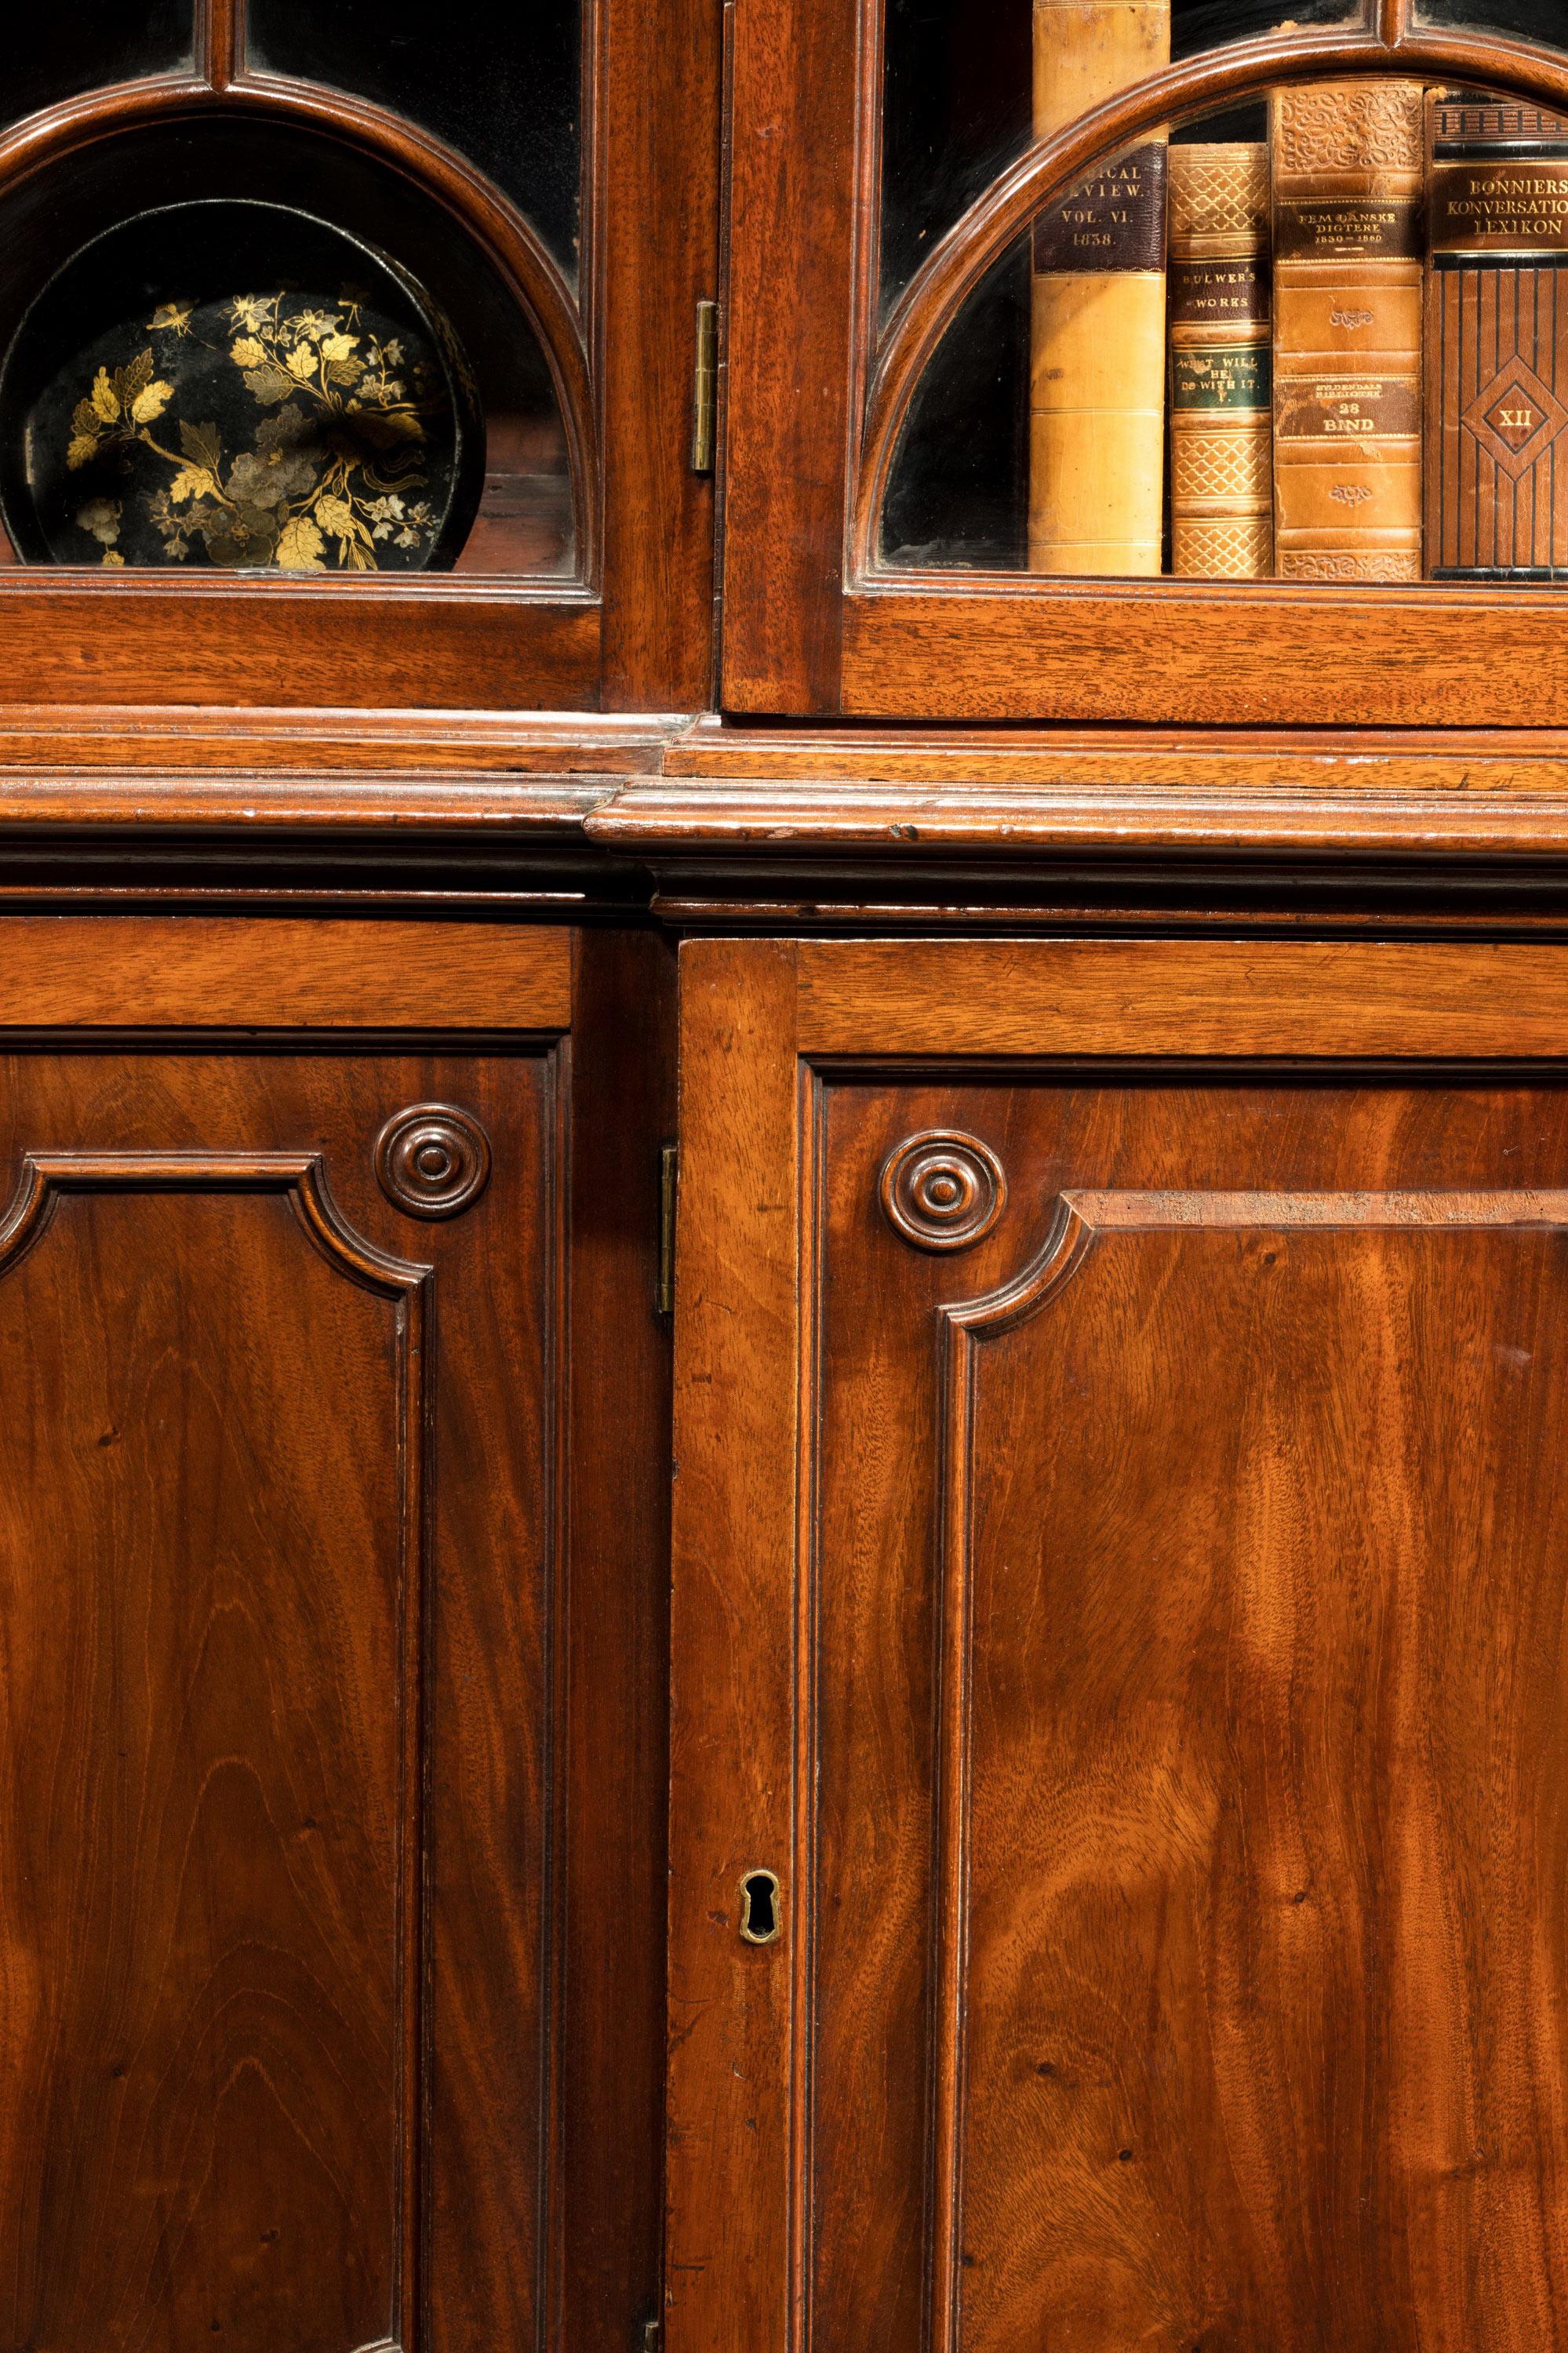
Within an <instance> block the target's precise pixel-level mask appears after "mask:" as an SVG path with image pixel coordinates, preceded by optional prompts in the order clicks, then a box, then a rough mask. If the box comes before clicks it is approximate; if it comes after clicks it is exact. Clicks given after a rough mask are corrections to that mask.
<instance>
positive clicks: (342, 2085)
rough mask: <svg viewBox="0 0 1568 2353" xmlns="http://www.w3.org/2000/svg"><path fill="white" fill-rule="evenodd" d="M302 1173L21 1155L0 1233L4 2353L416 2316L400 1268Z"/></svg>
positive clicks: (411, 1308)
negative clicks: (344, 1227)
mask: <svg viewBox="0 0 1568 2353" xmlns="http://www.w3.org/2000/svg"><path fill="white" fill-rule="evenodd" d="M293 1173H294V1176H295V1178H296V1179H297V1180H298V1181H297V1182H296V1183H293V1184H291V1183H290V1180H289V1179H288V1178H287V1177H280V1176H278V1175H276V1174H274V1173H273V1172H271V1171H270V1170H269V1168H268V1166H267V1165H266V1162H265V1160H252V1161H251V1162H250V1163H249V1166H247V1165H246V1164H245V1163H244V1162H243V1161H240V1162H238V1163H234V1164H231V1165H230V1166H228V1167H227V1168H224V1167H221V1166H219V1165H217V1164H215V1163H213V1162H210V1161H207V1162H204V1161H203V1160H202V1159H200V1158H199V1157H197V1156H196V1155H192V1157H191V1159H190V1161H189V1164H188V1166H186V1167H185V1169H183V1170H180V1171H178V1172H177V1173H175V1172H173V1171H172V1169H171V1168H170V1166H168V1164H165V1166H164V1169H163V1170H161V1171H160V1170H159V1169H158V1168H157V1166H156V1165H155V1164H154V1166H153V1168H152V1169H151V1170H149V1169H148V1168H147V1166H146V1165H145V1163H139V1162H138V1161H137V1160H136V1159H135V1158H134V1157H133V1156H132V1155H122V1156H119V1157H116V1155H102V1156H100V1157H96V1158H93V1159H89V1160H84V1161H82V1162H80V1163H79V1164H77V1165H75V1166H69V1165H63V1166H62V1165H61V1164H58V1163H57V1164H56V1165H55V1166H54V1167H53V1168H52V1169H50V1170H48V1171H45V1170H39V1169H37V1166H35V1168H34V1169H33V1170H32V1171H31V1172H30V1174H31V1175H32V1176H33V1184H32V1187H31V1189H30V1191H29V1193H28V1194H27V1195H26V1196H25V1197H24V1199H23V1204H22V1215H21V1216H20V1217H19V1218H18V1219H16V1220H15V1221H14V1222H13V1224H12V1227H11V1230H10V1233H9V1235H8V1237H7V1240H6V1241H5V1244H4V1246H0V1390H3V1393H4V1396H5V1412H4V1414H3V1415H0V1522H3V1525H4V1530H5V1536H4V1545H3V1549H0V1560H3V1563H4V1575H5V1588H4V1594H3V1598H0V1622H3V1625H4V1638H3V1639H4V1648H5V1662H6V1705H5V1710H4V1713H3V1715H0V1788H4V1791H5V1817H6V1825H7V1830H6V1836H5V1839H4V1841H0V1858H3V1859H0V1881H3V1884H4V1894H3V1896H0V1916H3V1918H4V1923H5V1926H4V1931H3V1936H4V1952H5V1960H4V1967H3V1969H0V1985H3V1987H4V2019H3V2021H0V2041H3V2043H4V2049H5V2085H6V2090H5V2101H4V2104H3V2106H0V2134H3V2136H4V2143H3V2147H0V2179H4V2180H5V2197H4V2209H5V2213H6V2215H7V2216H8V2218H9V2219H8V2223H7V2226H6V2227H5V2230H4V2231H3V2232H0V2296H3V2298H4V2302H5V2309H6V2310H7V2311H8V2312H9V2313H10V2314H11V2315H13V2316H14V2317H13V2319H12V2322H11V2327H12V2328H13V2330H14V2332H15V2336H16V2341H17V2342H19V2343H37V2344H56V2345H84V2344H89V2343H93V2344H102V2345H111V2346H113V2345H126V2346H128V2345H132V2344H135V2343H139V2342H143V2341H144V2332H145V2331H146V2329H147V2326H148V2321H149V2317H150V2316H151V2315H152V2314H154V2313H156V2314H157V2316H158V2334H159V2338H160V2341H162V2342H164V2343H165V2344H167V2345H169V2346H171V2347H180V2346H184V2347H193V2348H194V2347H196V2346H197V2345H202V2344H207V2343H210V2341H211V2339H212V2337H214V2336H220V2337H222V2339H223V2341H224V2342H225V2343H227V2344H228V2345H231V2346H234V2347H237V2348H255V2353H262V2348H270V2347H271V2346H272V2345H274V2344H275V2342H276V2338H277V2333H278V2316H279V2313H280V2310H281V2308H288V2309H291V2310H293V2311H297V2313H298V2315H299V2319H298V2323H297V2326H296V2327H295V2329H294V2330H293V2331H292V2332H291V2333H292V2336H293V2341H294V2342H296V2343H298V2344H300V2345H302V2346H309V2347H313V2348H321V2353H338V2348H350V2347H353V2346H356V2345H363V2344H366V2343H371V2342H377V2341H381V2340H385V2339H388V2338H390V2339H395V2340H396V2339H401V2340H402V2341H404V2342H405V2343H407V2342H408V2341H409V2338H410V2332H409V2331H408V2329H407V2327H406V2326H405V2324H404V2320H403V2309H404V2304H405V2292H406V2286H407V2283H406V2282H405V2279H404V2276H403V2268H404V2258H405V2254H406V2253H411V2252H412V2247H413V2243H414V2242H413V2224H414V2220H415V2210H414V2203H413V2201H414V2198H415V2194H416V2183H415V2181H414V2179H413V2176H412V2159H413V2158H414V2155H415V2152H416V2150H417V2147H418V2117H417V2115H410V2114H409V2113H408V2108H409V2102H410V2099H414V2100H417V2097H418V2073H417V2054H418V2037H419V2029H420V2020H419V1971H418V1927H417V1924H418V1902H417V1896H418V1882H417V1878H415V1877H413V1876H411V1871H410V1866H411V1865H412V1864H413V1863H414V1862H415V1861H416V1859H417V1857H418V1852H419V1846H420V1836H419V1822H418V1807H419V1783H418V1776H417V1774H416V1775H414V1776H410V1775H408V1774H407V1773H406V1772H405V1770H404V1757H403V1751H404V1745H405V1740H406V1737H408V1736H409V1735H411V1736H413V1738H414V1740H415V1741H417V1740H418V1715H419V1696H420V1694H419V1657H420V1648H421V1641H422V1628H421V1625H420V1591H421V1583H422V1579H421V1575H420V1568H421V1562H420V1551H421V1545H420V1535H421V1519H420V1514H419V1510H418V1493H419V1487H420V1483H421V1474H422V1471H423V1461H424V1451H425V1449H424V1412H423V1387H422V1378H421V1356H422V1351H421V1347H420V1330H419V1327H420V1324H421V1323H422V1320H423V1318H422V1315H421V1313H420V1310H421V1306H422V1299H423V1293H424V1290H425V1285H426V1282H427V1279H428V1278H427V1276H426V1274H425V1273H424V1271H422V1270H420V1269H418V1268H408V1269H403V1268H401V1267H400V1266H399V1264H398V1262H397V1261H387V1263H386V1265H385V1267H382V1266H379V1265H378V1264H377V1263H376V1261H373V1260H371V1259H368V1258H367V1257H366V1254H365V1252H364V1251H363V1250H361V1249H359V1248H357V1247H355V1245H354V1244H353V1243H352V1242H349V1241H347V1240H345V1239H344V1238H343V1237H342V1236H341V1234H340V1233H339V1231H338V1230H337V1229H334V1227H333V1226H332V1225H330V1224H329V1223H327V1222H326V1221H324V1220H323V1217H322V1215H321V1209H320V1196H319V1194H317V1193H315V1192H314V1191H313V1189H310V1170H309V1166H308V1164H305V1165H304V1166H298V1165H297V1166H296V1168H295V1171H294V1172H293ZM62 1178H63V1179H64V1180H65V1182H67V1183H68V1184H69V1187H70V1189H69V1191H65V1192H63V1193H61V1192H59V1191H58V1189H57V1187H58V1184H59V1182H60V1180H61V1179H62ZM153 1187H159V1188H161V1189H152V1188H153ZM282 1187H287V1188H288V1189H282ZM313 1364H314V1365H318V1366H330V1367H331V1388H332V1399H333V1402H332V1410H331V1412H330V1413H327V1414H323V1410H322V1407H323V1390H322V1387H321V1385H320V1383H319V1381H318V1380H316V1379H313V1378H311V1377H310V1376H309V1367H310V1366H312V1365H313ZM411 1939H412V1943H411V1942H410V1940H411Z"/></svg>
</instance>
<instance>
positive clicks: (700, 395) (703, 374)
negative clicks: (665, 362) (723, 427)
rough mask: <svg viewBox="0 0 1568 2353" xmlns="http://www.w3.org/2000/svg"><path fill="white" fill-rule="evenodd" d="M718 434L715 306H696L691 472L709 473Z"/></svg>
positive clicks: (706, 304) (716, 308)
mask: <svg viewBox="0 0 1568 2353" xmlns="http://www.w3.org/2000/svg"><path fill="white" fill-rule="evenodd" d="M717 434H718V304H717V303H716V302H699V303H698V304H697V357H696V365H695V367H694V371H693V375H692V471H693V473H694V474H711V473H712V472H713V470H714V446H715V439H716V438H717Z"/></svg>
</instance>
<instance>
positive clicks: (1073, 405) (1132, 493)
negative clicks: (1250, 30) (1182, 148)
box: [1029, 0, 1171, 574]
mask: <svg viewBox="0 0 1568 2353" xmlns="http://www.w3.org/2000/svg"><path fill="white" fill-rule="evenodd" d="M1170 54H1171V11H1170V5H1169V0H1034V130H1035V135H1036V137H1037V138H1048V137H1049V136H1050V135H1051V134H1052V133H1053V132H1056V131H1060V130H1061V129H1062V128H1063V126H1064V125H1065V124H1066V123H1068V122H1071V121H1074V120H1075V117H1076V116H1078V115H1080V114H1083V113H1086V111H1088V109H1089V108H1091V107H1094V106H1097V105H1099V104H1100V103H1101V101H1102V100H1105V99H1107V98H1110V97H1113V96H1114V95H1115V94H1116V92H1117V91H1118V90H1124V89H1126V87H1127V85H1128V83H1129V82H1132V81H1136V80H1138V79H1139V78H1140V77H1141V76H1142V75H1144V74H1147V73H1150V72H1152V71H1154V70H1155V69H1157V68H1159V67H1160V66H1162V65H1164V64H1165V63H1166V62H1167V61H1168V59H1169V58H1170ZM1164 167H1165V145H1164V142H1163V140H1153V141H1150V142H1148V143H1146V144H1145V145H1143V146H1141V147H1139V148H1138V149H1136V150H1135V151H1134V152H1133V153H1130V154H1127V155H1121V156H1118V157H1116V158H1115V159H1113V160H1111V161H1109V162H1107V164H1106V165H1105V166H1104V168H1103V169H1101V170H1100V171H1098V172H1097V173H1096V174H1094V176H1093V177H1092V178H1090V179H1088V180H1086V181H1084V182H1083V183H1082V184H1081V185H1080V186H1078V187H1076V188H1075V189H1073V190H1072V191H1071V192H1070V193H1069V194H1068V195H1066V196H1065V197H1064V198H1062V199H1060V200H1059V201H1058V202H1057V203H1056V204H1054V205H1053V206H1051V207H1050V208H1049V211H1048V212H1047V213H1046V214H1045V215H1044V216H1042V218H1041V219H1040V221H1039V222H1038V223H1037V224H1036V226H1035V231H1034V274H1033V359H1032V367H1031V376H1030V477H1029V561H1030V565H1031V566H1032V568H1033V570H1034V571H1036V572H1054V573H1074V572H1077V573H1088V574H1094V573H1101V574H1105V573H1113V574H1121V573H1126V574H1133V573H1150V572H1158V571H1159V570H1160V556H1161V552H1162V550H1161V539H1162V513H1163V498H1164V473H1163V468H1164V442H1165V168H1164Z"/></svg>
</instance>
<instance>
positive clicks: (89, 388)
mask: <svg viewBox="0 0 1568 2353" xmlns="http://www.w3.org/2000/svg"><path fill="white" fill-rule="evenodd" d="M483 482H484V427H483V420H482V417H481V415H480V413H479V409H478V404H477V401H476V399H475V396H474V394H473V390H472V385H471V378H470V375H469V372H468V369H467V366H466V364H465V363H464V361H463V357H462V354H461V351H460V350H459V348H458V346H457V343H456V342H455V339H454V338H453V335H452V332H451V330H450V327H449V326H448V325H447V323H446V322H445V320H444V319H443V318H442V316H441V314H440V311H437V310H436V308H435V307H434V305H433V304H432V303H431V302H430V301H429V297H428V296H427V295H426V294H425V293H424V292H423V291H422V290H421V289H420V288H419V287H418V285H416V284H415V282H414V280H412V279H411V278H409V277H408V274H407V272H406V271H404V270H403V269H399V268H398V266H397V264H396V263H395V262H393V261H391V260H390V259H388V258H387V256H386V255H385V254H383V253H379V252H377V251H376V250H375V248H372V247H370V246H367V245H365V244H362V243H360V242H359V241H358V240H357V239H355V238H353V237H347V236H345V235H344V232H343V231H342V230H340V229H336V228H334V227H331V226H330V225H329V224H328V223H327V222H325V221H321V220H317V219H315V218H314V217H313V216H312V215H310V214H308V213H302V212H296V211H294V210H293V209H292V208H291V207H288V206H281V205H270V204H259V203H255V202H252V201H250V200H249V199H239V198H228V197H215V198H212V199H209V200H206V201H203V202H199V203H190V204H179V205H170V206H164V207H163V208H161V209H159V210H157V211H154V212H146V213H141V214H138V215H137V216H135V217H134V218H132V219H131V220H127V221H122V222H121V223H120V224H119V225H118V226H117V227H114V228H111V229H110V230H108V231H106V232H105V233H104V234H103V235H102V236H101V237H95V238H93V240H92V241H91V243H90V244H89V245H86V246H83V247H82V248H80V250H79V252H78V253H76V254H75V255H73V257H72V258H71V259H70V260H69V261H68V262H67V263H66V265H65V267H64V268H63V269H61V270H59V271H58V274H57V275H56V276H55V277H54V278H53V279H51V280H50V281H49V283H48V285H47V286H46V287H45V289H44V290H43V292H42V293H41V294H40V295H39V296H38V297H37V300H36V301H34V303H33V304H32V307H31V308H30V309H29V310H28V311H27V313H26V317H25V318H24V319H23V321H22V323H21V326H20V327H19V328H18V330H17V332H16V337H15V339H14V340H13V342H12V344H11V348H10V350H9V351H8V352H7V353H6V355H5V363H4V365H3V367H0V508H3V509H4V514H5V525H6V528H7V530H8V531H9V533H10V534H11V538H12V541H13V543H14V544H15V547H16V553H17V554H18V555H19V556H20V557H21V558H22V560H23V562H24V563H28V564H50V563H53V564H95V563H96V564H103V565H111V566H115V565H218V566H219V567H221V568H222V569H223V570H225V571H238V570H260V569H267V570H281V571H285V572H304V573H319V572H417V571H424V570H428V569H430V568H432V567H444V566H448V565H451V564H452V563H453V562H454V561H455V559H456V557H457V554H458V552H459V550H460V549H461V546H462V543H463V541H464V539H465V538H466V537H467V535H468V532H469V528H470V526H471V523H472V521H473V518H474V514H475V512H476V510H477V508H478V505H479V498H480V492H481V491H482V488H483Z"/></svg>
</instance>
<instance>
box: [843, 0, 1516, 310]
mask: <svg viewBox="0 0 1568 2353" xmlns="http://www.w3.org/2000/svg"><path fill="white" fill-rule="evenodd" d="M1559 5H1562V0H1559ZM1363 13H1364V9H1363V0H1065V5H1064V0H991V5H989V6H987V7H986V8H983V9H976V8H974V7H973V6H971V5H969V4H968V0H887V10H886V33H885V54H884V98H883V167H882V193H883V203H882V301H883V308H884V311H886V309H887V307H888V306H889V304H890V303H891V302H892V301H894V300H895V298H896V296H897V295H898V294H899V293H900V292H901V291H902V290H903V288H904V287H905V286H906V284H907V283H908V281H909V280H910V279H911V278H912V277H913V275H914V273H915V271H916V269H918V268H919V266H920V263H921V261H922V260H923V259H925V257H926V255H927V253H928V252H929V251H930V250H931V248H932V247H933V246H934V245H935V244H937V242H938V240H939V239H940V238H941V237H943V236H944V235H945V234H946V232H947V231H948V229H949V228H951V227H953V224H954V223H955V222H956V221H957V220H959V218H960V217H961V216H962V215H963V214H964V213H965V212H966V211H967V210H968V208H969V206H970V205H971V204H973V202H974V201H975V199H976V197H977V196H980V195H982V194H983V193H984V191H985V189H986V188H987V187H988V186H989V185H990V184H991V181H992V180H993V179H994V178H995V177H996V175H997V174H998V173H999V172H1001V170H1003V169H1004V168H1005V166H1006V165H1007V164H1011V163H1012V161H1013V160H1014V159H1015V157H1017V156H1019V155H1021V154H1022V153H1023V151H1024V149H1025V148H1026V147H1028V146H1029V145H1030V143H1031V142H1032V141H1033V139H1034V138H1035V137H1037V136H1044V134H1045V133H1047V132H1054V131H1059V130H1060V129H1062V127H1063V126H1064V124H1065V123H1066V122H1067V121H1071V120H1072V118H1073V117H1074V116H1075V115H1078V114H1082V113H1084V112H1085V111H1086V110H1087V109H1088V108H1089V107H1091V106H1095V105H1097V104H1099V102H1100V101H1101V100H1103V99H1105V98H1108V97H1111V96H1113V95H1114V94H1115V92H1116V91H1117V90H1119V89H1122V88H1124V87H1125V86H1126V84H1127V83H1128V81H1131V80H1133V79H1137V78H1138V77H1139V76H1140V75H1142V74H1144V73H1147V72H1149V71H1150V70H1151V69H1154V68H1156V67H1158V66H1160V65H1163V64H1165V63H1166V62H1167V61H1168V60H1170V59H1171V58H1187V57H1193V56H1196V55H1197V54H1198V52H1199V51H1200V50H1204V49H1213V48H1217V47H1220V46H1221V45H1222V44H1223V43H1224V42H1226V41H1237V40H1242V39H1245V38H1246V37H1249V36H1250V35H1252V34H1255V33H1266V32H1268V31H1271V30H1272V29H1274V28H1275V27H1276V26H1280V25H1282V24H1286V23H1289V24H1292V25H1297V26H1319V25H1332V24H1345V23H1351V22H1354V21H1355V20H1356V19H1357V18H1358V17H1360V16H1362V14H1363Z"/></svg>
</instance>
